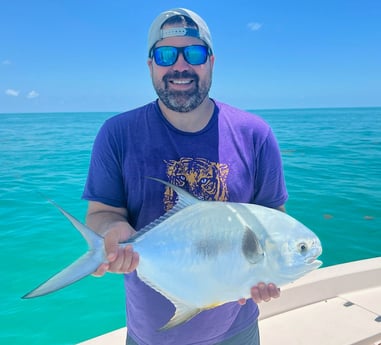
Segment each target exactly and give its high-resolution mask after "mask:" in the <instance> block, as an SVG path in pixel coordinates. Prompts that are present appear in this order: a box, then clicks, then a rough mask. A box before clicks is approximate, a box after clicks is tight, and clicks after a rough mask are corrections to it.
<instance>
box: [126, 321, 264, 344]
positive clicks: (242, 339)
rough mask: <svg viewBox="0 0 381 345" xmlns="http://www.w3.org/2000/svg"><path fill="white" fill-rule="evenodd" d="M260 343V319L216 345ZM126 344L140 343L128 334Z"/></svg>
mask: <svg viewBox="0 0 381 345" xmlns="http://www.w3.org/2000/svg"><path fill="white" fill-rule="evenodd" d="M259 344H260V341H259V330H258V321H255V322H254V323H253V324H252V325H251V326H249V327H248V328H246V329H244V330H243V331H242V332H240V333H238V334H236V335H234V336H232V337H231V338H229V339H226V340H224V341H222V342H220V343H216V344H215V345H259ZM126 345H139V344H138V343H137V342H136V341H135V340H133V339H132V338H131V337H129V336H128V335H127V340H126ZM157 345H165V344H157ZM179 345H181V344H179Z"/></svg>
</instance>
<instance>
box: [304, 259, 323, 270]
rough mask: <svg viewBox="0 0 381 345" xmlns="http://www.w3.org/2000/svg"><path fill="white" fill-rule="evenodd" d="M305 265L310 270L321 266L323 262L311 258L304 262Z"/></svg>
mask: <svg viewBox="0 0 381 345" xmlns="http://www.w3.org/2000/svg"><path fill="white" fill-rule="evenodd" d="M306 264H307V266H308V267H310V268H318V267H320V266H321V265H322V264H323V261H321V260H316V259H315V258H311V259H309V260H306Z"/></svg>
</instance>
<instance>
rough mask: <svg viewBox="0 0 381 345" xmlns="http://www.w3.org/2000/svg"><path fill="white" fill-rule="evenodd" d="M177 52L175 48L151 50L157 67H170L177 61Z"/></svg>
mask: <svg viewBox="0 0 381 345" xmlns="http://www.w3.org/2000/svg"><path fill="white" fill-rule="evenodd" d="M177 55H178V51H177V48H175V47H158V48H155V49H154V50H153V56H154V58H155V62H156V64H158V65H159V66H171V65H173V64H174V63H175V62H176V60H177Z"/></svg>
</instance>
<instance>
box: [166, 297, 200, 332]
mask: <svg viewBox="0 0 381 345" xmlns="http://www.w3.org/2000/svg"><path fill="white" fill-rule="evenodd" d="M173 304H174V305H175V307H176V311H175V315H173V316H172V318H171V319H170V320H169V321H168V322H167V323H166V324H165V325H164V326H163V327H161V328H160V331H166V330H168V329H170V328H172V327H175V326H179V325H181V324H183V323H184V322H187V321H188V320H190V319H192V318H193V317H195V316H196V315H197V314H199V313H200V312H201V311H202V310H203V309H200V308H193V307H191V306H188V305H186V304H183V303H181V302H177V303H173Z"/></svg>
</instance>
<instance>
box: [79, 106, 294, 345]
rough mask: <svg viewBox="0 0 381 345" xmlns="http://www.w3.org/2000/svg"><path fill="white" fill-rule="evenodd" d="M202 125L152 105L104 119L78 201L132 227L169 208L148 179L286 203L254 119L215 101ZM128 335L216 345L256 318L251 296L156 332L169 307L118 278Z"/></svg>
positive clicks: (277, 160) (215, 194)
mask: <svg viewBox="0 0 381 345" xmlns="http://www.w3.org/2000/svg"><path fill="white" fill-rule="evenodd" d="M215 105H216V106H215V110H214V113H213V116H212V118H211V119H210V121H209V123H208V125H207V126H206V127H205V128H204V129H202V130H201V131H199V132H196V133H188V132H183V131H180V130H178V129H176V128H175V127H173V126H172V125H171V124H170V123H169V122H168V121H167V120H166V119H165V117H164V116H163V115H162V113H161V111H160V109H159V106H158V103H157V101H156V102H152V103H149V104H147V105H145V106H143V107H141V108H138V109H135V110H132V111H129V112H126V113H123V114H120V115H117V116H114V117H112V118H111V119H109V120H107V121H106V122H105V124H104V125H103V126H102V128H101V129H100V131H99V133H98V135H97V138H96V140H95V142H94V147H93V152H92V158H91V162H90V169H89V174H88V179H87V183H86V186H85V190H84V193H83V198H84V199H87V200H91V201H98V202H102V203H104V204H107V205H111V206H115V207H125V208H127V210H128V220H129V222H130V224H131V225H132V226H133V227H134V228H135V229H137V230H139V229H141V228H143V227H144V226H145V225H147V224H149V223H150V222H152V221H153V220H155V219H156V218H158V217H159V216H161V215H162V214H163V213H165V211H167V210H169V209H170V208H172V206H173V205H174V203H175V202H176V199H175V198H176V195H174V194H173V192H172V190H171V189H169V188H165V187H164V186H163V185H162V184H160V183H158V182H156V181H152V180H150V179H147V177H148V176H150V177H156V178H160V179H162V180H165V181H169V182H171V183H172V184H175V185H178V186H181V187H182V188H184V189H186V190H188V191H189V192H190V193H192V194H193V195H195V196H196V197H198V198H200V199H203V200H219V201H233V202H248V203H255V204H259V205H264V206H267V207H274V208H275V207H278V206H280V205H283V204H284V203H285V201H286V200H287V191H286V187H285V183H284V176H283V169H282V163H281V157H280V152H279V147H278V144H277V142H276V140H275V138H274V135H273V133H272V131H271V129H270V127H269V126H268V124H266V123H265V122H264V121H263V120H262V119H260V118H259V117H257V116H255V115H253V114H251V113H248V112H244V111H242V110H239V109H236V108H233V107H231V106H228V105H226V104H223V103H220V102H215ZM125 286H126V296H127V299H126V306H127V320H128V321H127V323H128V332H129V334H130V335H131V336H132V337H133V338H134V339H135V340H136V341H138V342H139V344H147V345H148V344H168V345H170V344H173V345H178V344H184V345H185V344H203V345H207V344H215V343H216V342H220V341H222V340H224V339H226V338H228V337H231V336H233V335H234V334H236V333H238V332H240V331H242V330H243V329H245V328H246V327H248V326H249V325H250V324H251V323H252V322H253V321H255V320H256V318H257V317H258V307H257V305H256V304H255V303H254V302H253V301H251V300H250V301H248V302H247V303H246V304H245V305H244V306H241V305H239V304H238V303H237V302H232V303H227V304H224V305H222V306H220V307H217V308H214V309H211V310H207V311H204V312H202V313H200V314H198V315H197V316H196V317H194V318H193V319H191V320H190V321H188V322H186V323H185V324H183V325H180V326H177V327H174V328H172V329H170V330H168V331H158V329H159V328H160V327H162V326H163V325H165V324H166V323H167V322H168V321H169V319H170V318H171V317H172V316H173V314H174V311H175V309H174V306H173V305H172V304H171V303H170V302H169V301H168V300H167V299H166V298H165V297H163V296H162V295H161V294H159V293H158V292H156V291H155V290H153V289H151V288H150V287H148V286H147V285H146V284H145V283H143V282H142V281H140V280H139V278H138V277H137V275H136V273H135V272H133V273H131V274H126V275H125Z"/></svg>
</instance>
